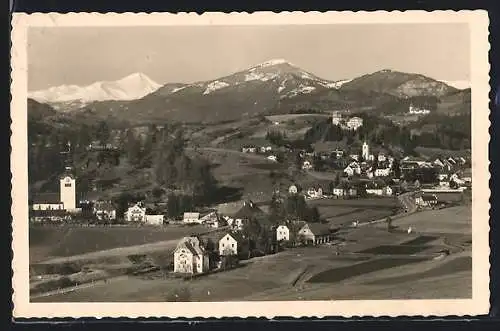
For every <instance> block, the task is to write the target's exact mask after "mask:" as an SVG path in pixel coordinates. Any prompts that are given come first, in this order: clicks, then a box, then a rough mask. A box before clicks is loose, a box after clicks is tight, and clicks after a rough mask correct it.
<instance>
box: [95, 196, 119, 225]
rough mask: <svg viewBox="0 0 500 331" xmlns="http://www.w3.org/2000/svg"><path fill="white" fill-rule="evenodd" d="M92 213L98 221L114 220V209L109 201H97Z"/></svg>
mask: <svg viewBox="0 0 500 331" xmlns="http://www.w3.org/2000/svg"><path fill="white" fill-rule="evenodd" d="M93 213H94V215H95V216H96V217H97V219H98V220H100V221H105V220H109V221H112V220H115V219H116V208H115V206H114V205H113V203H111V201H97V202H96V203H95V204H94V207H93Z"/></svg>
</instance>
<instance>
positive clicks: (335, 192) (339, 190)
mask: <svg viewBox="0 0 500 331" xmlns="http://www.w3.org/2000/svg"><path fill="white" fill-rule="evenodd" d="M346 194H347V192H346V190H345V189H344V188H343V187H340V186H337V187H334V188H333V195H334V196H336V197H343V196H344V195H346Z"/></svg>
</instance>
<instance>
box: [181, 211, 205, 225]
mask: <svg viewBox="0 0 500 331" xmlns="http://www.w3.org/2000/svg"><path fill="white" fill-rule="evenodd" d="M182 222H183V223H185V224H195V223H198V224H199V223H201V221H200V213H195V212H186V213H184V216H183V218H182Z"/></svg>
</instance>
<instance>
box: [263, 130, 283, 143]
mask: <svg viewBox="0 0 500 331" xmlns="http://www.w3.org/2000/svg"><path fill="white" fill-rule="evenodd" d="M266 140H268V141H269V142H270V143H271V144H274V145H276V146H284V145H285V143H286V142H287V137H286V133H285V132H283V131H279V130H269V131H267V133H266Z"/></svg>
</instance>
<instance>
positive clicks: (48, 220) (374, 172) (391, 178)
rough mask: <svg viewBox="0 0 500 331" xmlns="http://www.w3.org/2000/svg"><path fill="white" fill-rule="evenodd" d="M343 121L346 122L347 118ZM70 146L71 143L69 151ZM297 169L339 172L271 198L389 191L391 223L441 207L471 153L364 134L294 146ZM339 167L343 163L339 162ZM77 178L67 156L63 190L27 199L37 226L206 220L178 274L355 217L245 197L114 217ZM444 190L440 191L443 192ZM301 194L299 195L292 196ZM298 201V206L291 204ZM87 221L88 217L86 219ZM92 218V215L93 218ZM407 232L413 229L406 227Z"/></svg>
mask: <svg viewBox="0 0 500 331" xmlns="http://www.w3.org/2000/svg"><path fill="white" fill-rule="evenodd" d="M332 121H334V122H335V123H336V124H340V125H346V126H347V127H346V128H347V129H348V130H357V129H358V128H359V127H361V126H362V125H363V123H362V121H360V119H359V118H351V119H349V120H348V121H347V122H342V121H341V120H340V119H338V118H336V117H335V114H334V116H333V120H332ZM346 123H347V124H346ZM70 149H71V146H70V144H68V150H70ZM272 150H273V149H272V147H270V146H262V147H255V146H244V147H242V150H241V152H242V153H261V154H264V155H267V158H268V159H269V160H270V161H272V162H276V161H277V160H276V157H274V155H272ZM291 152H296V153H297V160H300V163H299V166H300V168H301V169H300V170H301V171H303V172H309V171H314V170H316V167H315V164H314V163H315V162H324V161H326V160H329V161H333V163H334V164H335V165H336V166H337V172H336V176H334V177H333V179H332V180H330V181H329V182H328V184H326V185H325V184H324V183H325V181H322V182H323V184H316V185H313V186H310V187H304V188H303V187H302V186H301V185H300V184H299V183H294V184H292V185H290V186H289V187H288V190H287V192H284V193H282V192H279V191H275V192H272V196H273V201H274V202H275V203H277V204H278V205H280V204H282V205H283V204H284V203H283V201H284V199H288V200H292V201H295V203H296V204H297V203H298V204H299V205H302V206H304V207H303V208H307V205H308V204H310V203H312V202H314V201H316V200H332V199H333V200H338V199H342V200H356V199H377V198H383V197H385V198H394V199H396V200H397V201H398V203H399V208H397V211H395V212H393V213H392V214H391V215H388V216H387V217H383V219H381V220H376V219H373V220H369V221H368V222H367V221H366V220H365V221H364V222H361V223H371V222H375V221H383V222H387V223H388V224H389V225H388V226H389V227H390V222H391V217H395V215H396V214H401V213H403V214H404V213H409V212H416V211H420V210H425V209H434V208H440V207H445V206H447V205H449V204H450V199H448V198H446V196H447V195H448V196H449V195H450V194H451V195H454V196H457V195H458V196H460V198H459V199H458V200H457V199H456V198H454V200H453V199H452V200H451V201H452V202H453V203H456V202H457V201H461V200H462V199H463V194H464V192H466V191H470V189H471V182H472V178H471V172H470V159H466V158H464V157H451V156H450V157H440V158H435V159H423V158H418V157H412V156H404V157H402V158H401V159H399V160H398V159H396V158H395V157H393V156H391V155H388V154H386V153H384V151H383V150H382V149H377V152H376V153H373V152H372V151H371V148H370V146H369V144H368V143H367V142H366V141H365V142H364V143H363V145H362V148H361V150H360V151H359V153H357V154H348V153H345V152H344V151H343V150H340V149H335V150H334V151H331V152H330V153H328V154H325V153H316V152H314V151H306V150H298V151H291ZM339 168H340V169H339ZM76 186H77V178H76V177H75V176H74V175H73V174H72V168H71V165H70V164H69V163H68V165H67V167H66V170H65V172H64V173H63V174H62V176H61V178H60V192H59V193H49V194H40V195H37V196H35V197H34V199H33V200H32V201H31V204H30V222H31V223H32V224H34V225H37V224H38V225H43V224H45V225H47V224H49V225H57V224H72V225H73V226H103V225H104V226H108V227H120V226H122V227H123V226H136V227H137V226H139V227H143V226H151V227H155V226H156V227H162V228H167V229H168V227H169V226H185V227H191V226H199V225H201V226H203V227H205V228H207V231H206V234H205V235H203V236H200V235H198V234H196V233H193V235H190V236H185V237H183V238H182V239H181V240H180V241H179V242H178V244H177V247H176V249H175V250H174V252H173V269H172V270H171V272H173V273H174V274H178V275H181V276H187V275H190V276H193V275H204V274H208V273H211V272H214V271H221V270H228V269H231V268H235V267H237V266H238V264H239V261H240V260H246V259H250V258H253V257H255V256H262V255H266V254H274V253H277V252H280V251H283V250H285V249H292V248H293V247H299V246H300V247H307V246H318V245H328V244H330V243H331V242H332V241H334V239H335V233H336V232H337V231H339V230H340V229H341V228H343V227H357V226H360V225H362V224H360V221H359V220H358V219H352V220H351V222H348V223H344V224H341V225H339V224H335V225H332V224H329V223H328V221H324V220H322V219H321V215H317V216H315V217H314V218H315V219H312V218H313V217H312V216H311V215H310V214H308V213H306V212H299V213H295V214H294V216H293V217H290V215H288V214H286V213H285V214H283V213H281V214H279V213H278V214H277V215H274V217H272V215H270V213H272V211H270V212H265V211H264V210H263V209H261V208H260V206H264V205H267V203H265V202H253V201H250V200H249V201H243V205H242V206H241V208H240V209H239V210H237V212H235V213H231V214H226V213H221V212H219V211H218V210H217V209H214V208H206V207H204V208H201V209H200V210H192V211H186V212H184V213H183V215H182V217H181V218H169V217H168V216H167V213H166V210H165V208H166V207H165V206H166V204H165V203H163V204H162V203H155V204H149V205H148V204H147V203H146V202H145V201H136V202H134V203H130V204H129V206H128V208H127V209H126V210H125V211H124V213H123V216H122V217H120V216H118V212H117V206H116V203H114V202H113V201H108V200H94V201H90V200H87V199H84V200H78V199H77V193H76ZM443 197H444V198H443ZM297 201H298V202H297ZM295 208H297V207H295ZM89 220H90V221H89ZM92 220H93V221H92ZM408 231H411V228H410V229H408Z"/></svg>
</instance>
